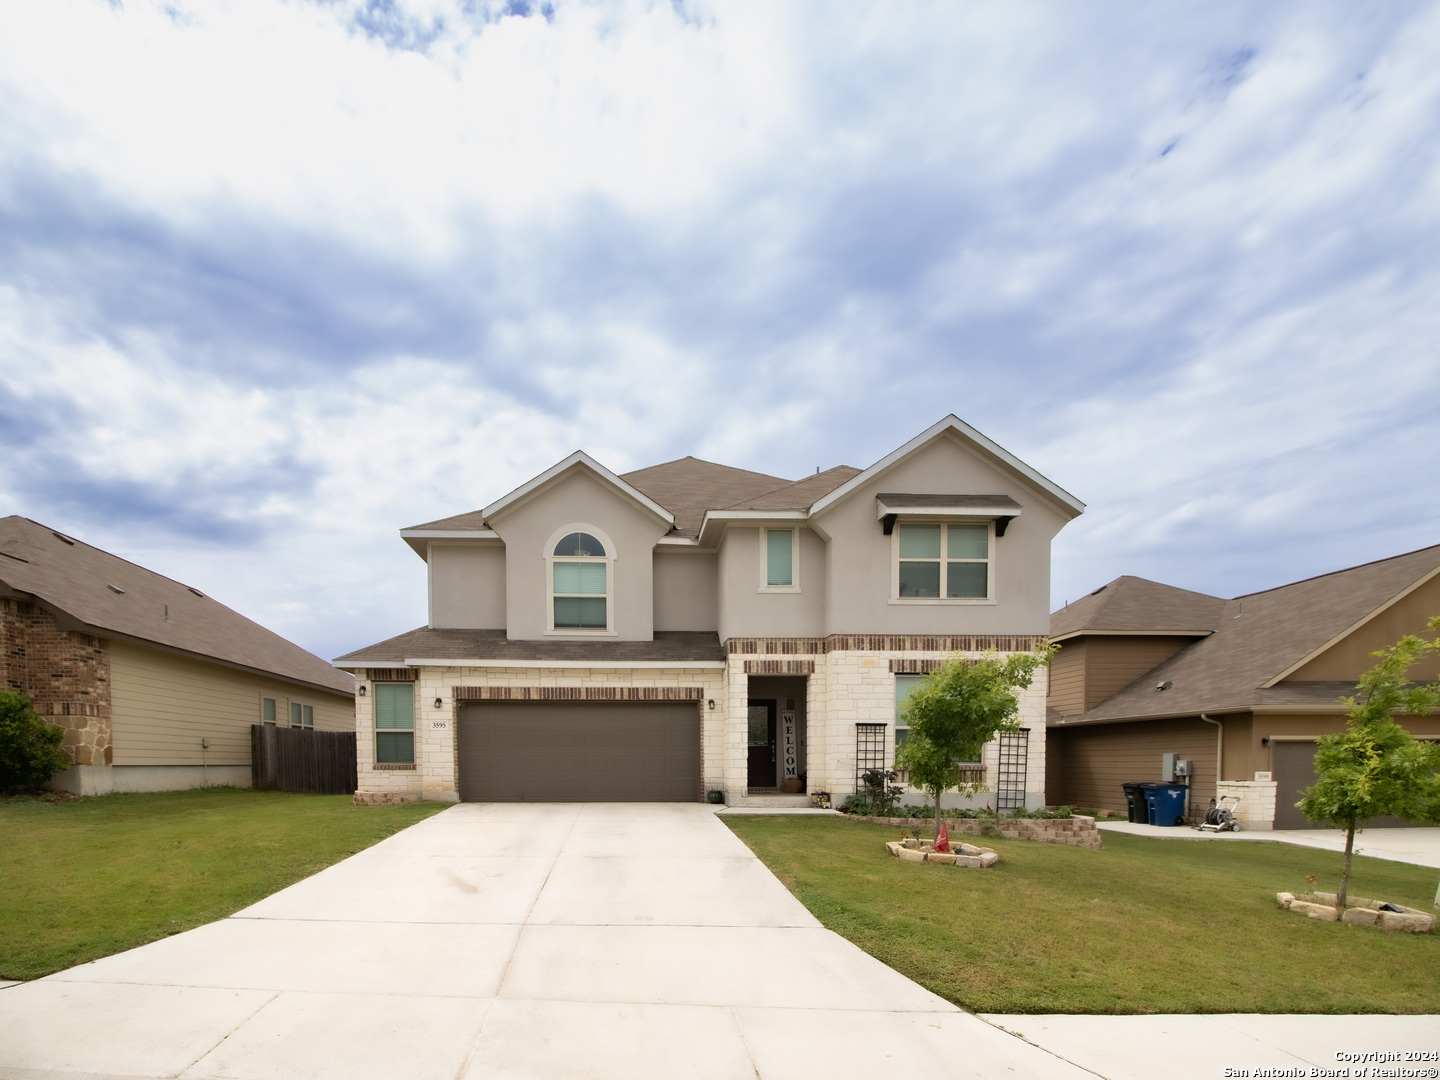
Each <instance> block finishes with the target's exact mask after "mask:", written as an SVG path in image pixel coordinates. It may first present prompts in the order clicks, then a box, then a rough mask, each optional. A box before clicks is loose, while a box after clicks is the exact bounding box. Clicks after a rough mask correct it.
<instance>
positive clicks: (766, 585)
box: [760, 529, 800, 592]
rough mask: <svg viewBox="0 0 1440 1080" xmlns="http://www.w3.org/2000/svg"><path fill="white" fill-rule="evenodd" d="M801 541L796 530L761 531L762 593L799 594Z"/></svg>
mask: <svg viewBox="0 0 1440 1080" xmlns="http://www.w3.org/2000/svg"><path fill="white" fill-rule="evenodd" d="M799 540H800V534H799V531H798V530H796V529H761V530H760V591H761V592H799V591H800V574H799V570H800V567H799V559H798V555H799V550H798V549H799V546H800V545H799Z"/></svg>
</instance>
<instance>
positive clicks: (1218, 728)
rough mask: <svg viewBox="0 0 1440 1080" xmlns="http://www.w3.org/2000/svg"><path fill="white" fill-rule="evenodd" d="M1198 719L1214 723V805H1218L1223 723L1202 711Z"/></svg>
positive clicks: (1223, 745)
mask: <svg viewBox="0 0 1440 1080" xmlns="http://www.w3.org/2000/svg"><path fill="white" fill-rule="evenodd" d="M1200 719H1201V720H1204V721H1205V723H1207V724H1214V725H1215V805H1216V806H1219V805H1220V756H1221V754H1223V753H1224V751H1225V725H1224V724H1222V723H1220V721H1219V720H1211V719H1210V717H1208V716H1206V715H1205V714H1204V713H1203V712H1202V713H1201V714H1200Z"/></svg>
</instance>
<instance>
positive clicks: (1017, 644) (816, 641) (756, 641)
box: [725, 634, 1044, 656]
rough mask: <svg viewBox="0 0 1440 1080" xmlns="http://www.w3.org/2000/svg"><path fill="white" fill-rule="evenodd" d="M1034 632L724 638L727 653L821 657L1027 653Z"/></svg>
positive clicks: (1035, 640) (1038, 638) (1035, 639)
mask: <svg viewBox="0 0 1440 1080" xmlns="http://www.w3.org/2000/svg"><path fill="white" fill-rule="evenodd" d="M1042 640H1044V639H1043V638H1042V637H1041V636H1039V635H1037V634H831V635H830V636H829V637H823V638H780V637H773V638H772V637H766V638H727V639H726V640H725V655H726V656H735V655H741V656H824V655H826V654H827V653H832V652H943V653H953V652H986V651H988V650H991V649H994V650H995V651H996V652H1029V651H1030V650H1031V649H1033V648H1035V645H1036V643H1038V642H1040V641H1042Z"/></svg>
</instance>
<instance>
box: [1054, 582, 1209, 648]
mask: <svg viewBox="0 0 1440 1080" xmlns="http://www.w3.org/2000/svg"><path fill="white" fill-rule="evenodd" d="M1224 605H1225V601H1224V600H1222V599H1220V597H1218V596H1209V595H1207V594H1205V593H1198V592H1191V591H1190V590H1188V589H1177V588H1176V587H1175V586H1173V585H1162V584H1161V583H1160V582H1158V581H1150V580H1148V579H1146V578H1142V577H1130V576H1129V575H1126V576H1124V577H1118V578H1116V579H1115V580H1114V581H1112V582H1110V583H1109V584H1108V585H1101V586H1100V588H1098V589H1096V590H1095V591H1094V592H1092V593H1091V594H1090V595H1089V596H1085V597H1082V598H1081V599H1079V600H1077V601H1075V603H1073V604H1069V605H1067V606H1065V607H1063V608H1061V609H1060V610H1059V611H1057V612H1054V613H1053V614H1052V615H1051V616H1050V636H1051V637H1055V638H1058V637H1062V636H1064V635H1065V634H1073V633H1075V632H1077V631H1085V630H1108V631H1110V632H1112V633H1114V632H1122V631H1132V632H1134V633H1137V634H1147V633H1149V634H1156V633H1161V632H1163V631H1170V632H1178V633H1208V632H1210V631H1212V630H1214V629H1215V627H1216V625H1217V624H1218V621H1219V618H1220V609H1221V608H1222V607H1223V606H1224Z"/></svg>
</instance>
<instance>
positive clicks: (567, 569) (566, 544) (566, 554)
mask: <svg viewBox="0 0 1440 1080" xmlns="http://www.w3.org/2000/svg"><path fill="white" fill-rule="evenodd" d="M550 602H551V605H552V606H551V619H552V622H551V626H552V628H553V629H555V630H608V629H610V562H609V559H608V558H607V557H606V552H605V545H604V544H602V543H601V542H600V541H599V540H597V539H596V538H595V537H594V536H592V535H590V534H589V533H587V532H572V533H568V534H567V535H565V536H564V537H562V538H561V540H560V542H559V543H558V544H556V545H555V549H554V551H552V552H551V558H550Z"/></svg>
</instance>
